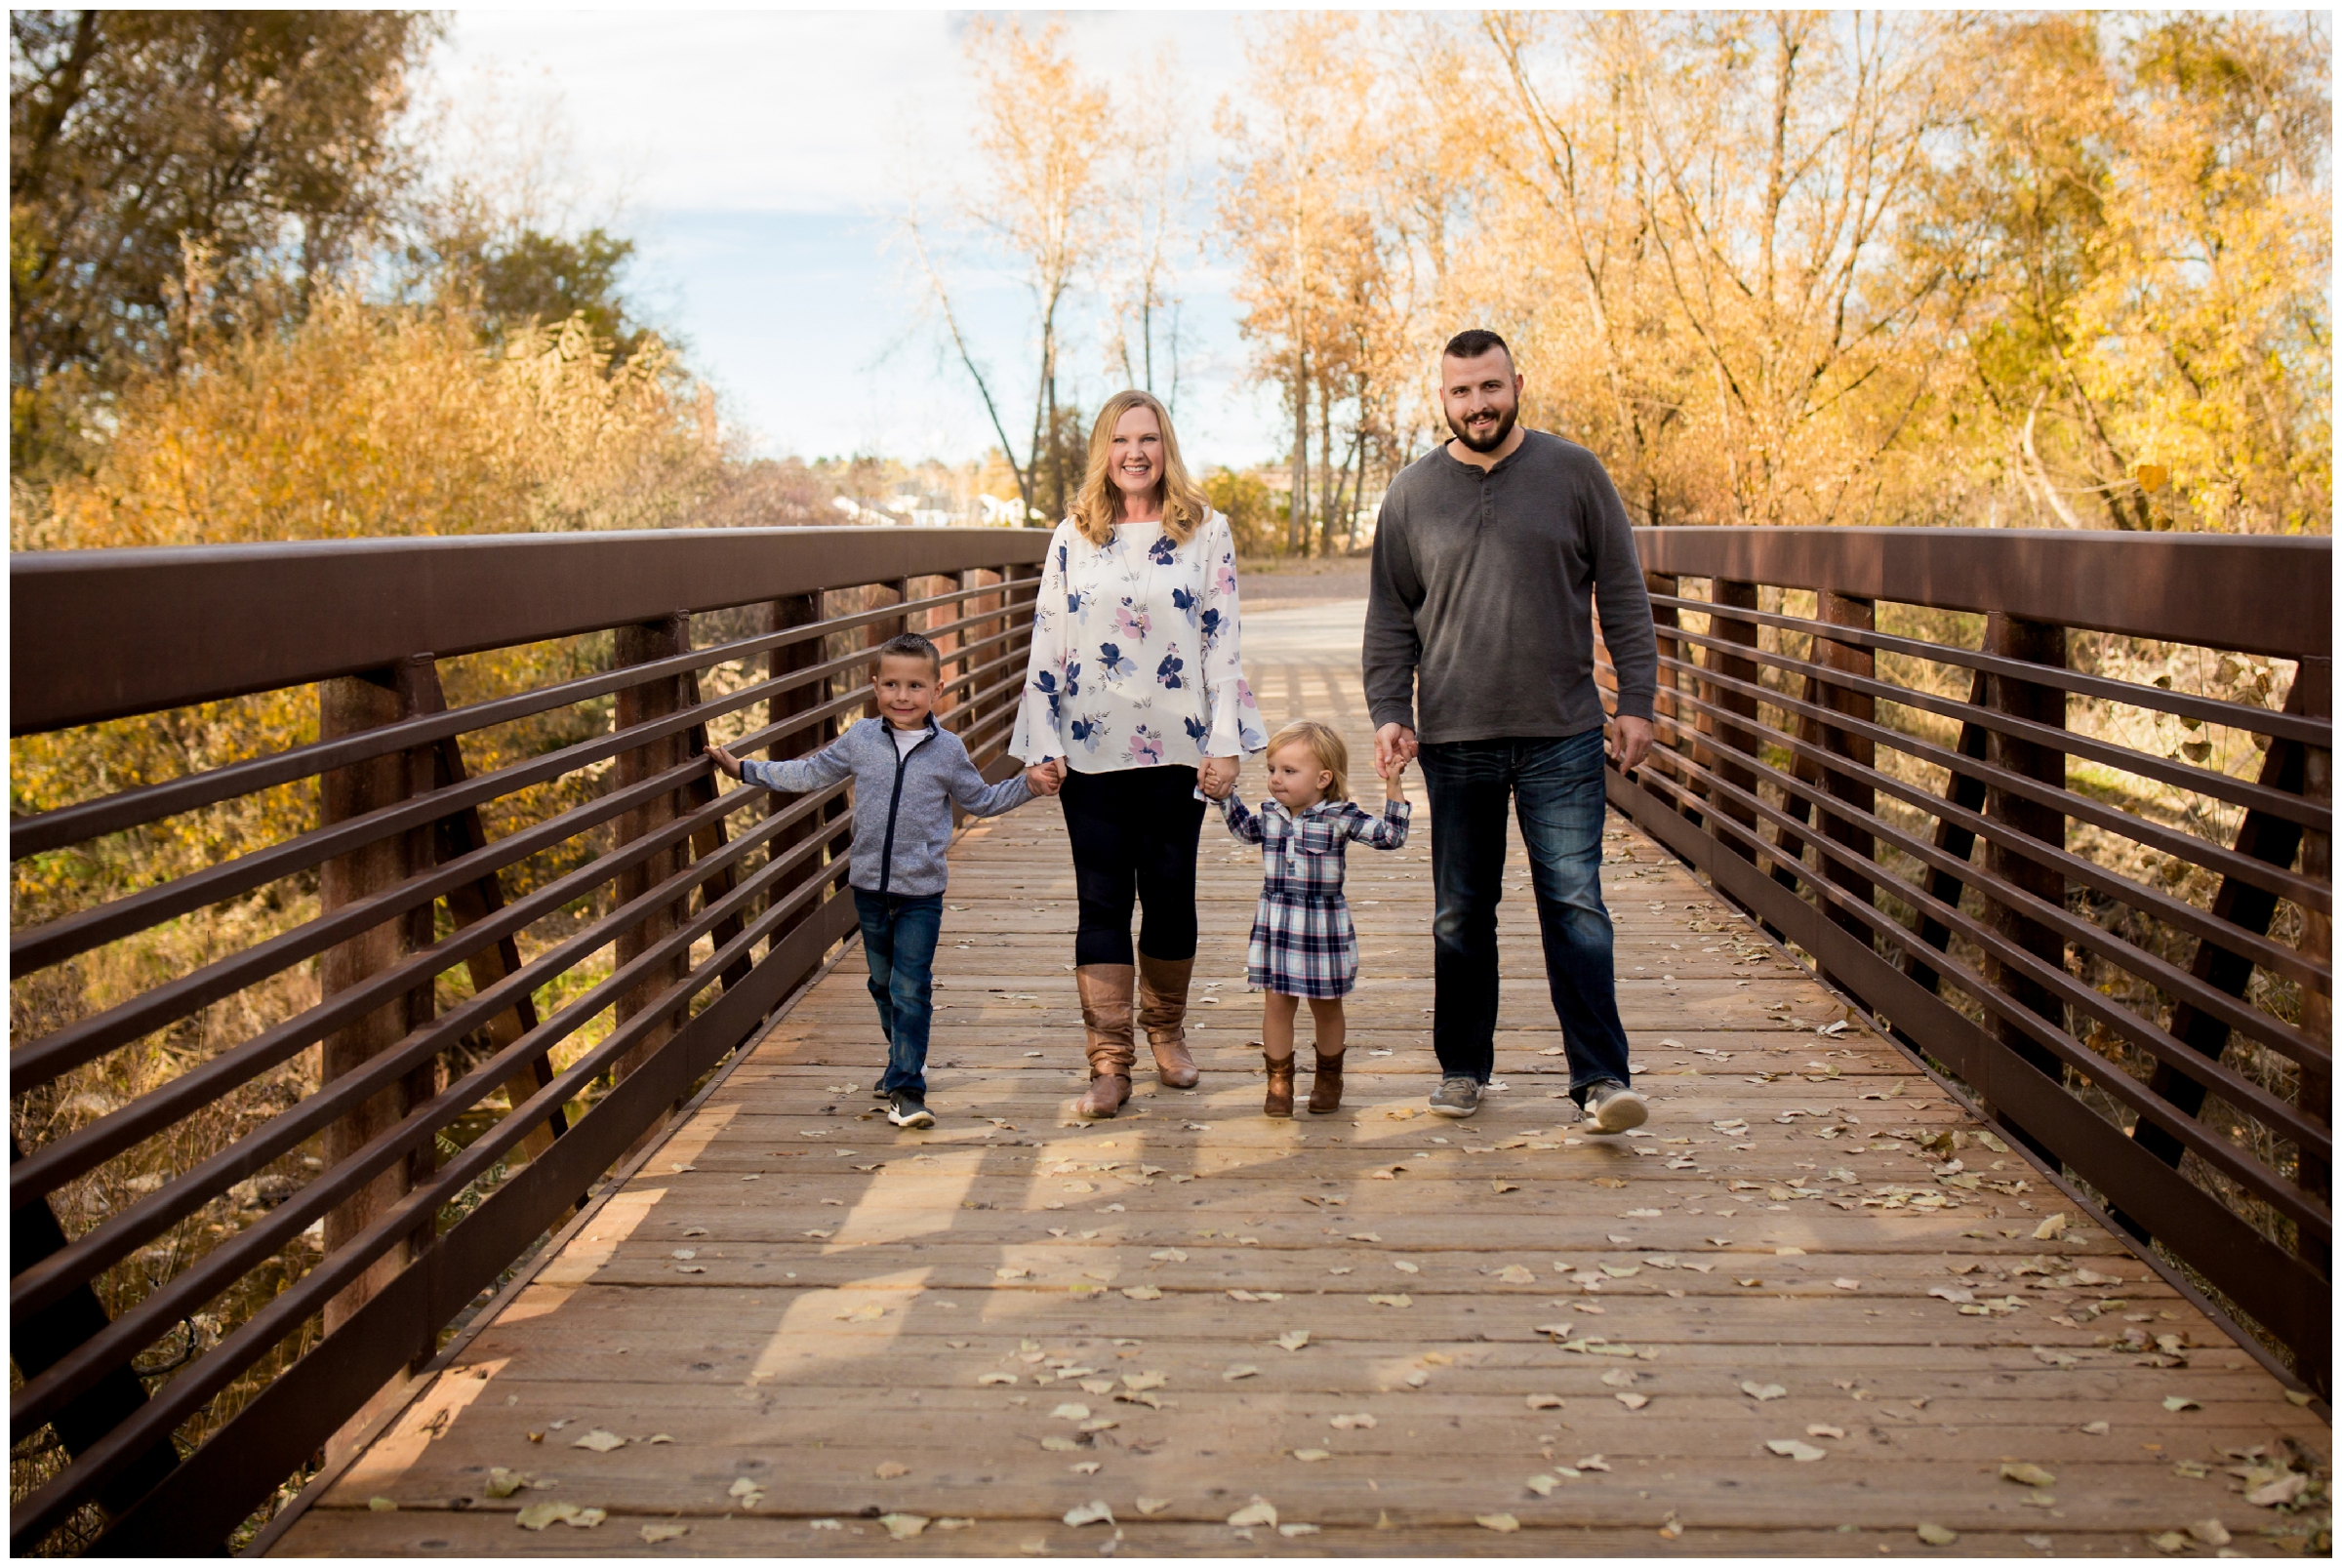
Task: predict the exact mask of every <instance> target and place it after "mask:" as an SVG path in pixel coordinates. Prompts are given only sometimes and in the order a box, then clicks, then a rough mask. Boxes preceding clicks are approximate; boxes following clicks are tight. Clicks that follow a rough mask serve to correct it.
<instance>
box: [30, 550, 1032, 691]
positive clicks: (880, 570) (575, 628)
mask: <svg viewBox="0 0 2342 1568" xmlns="http://www.w3.org/2000/svg"><path fill="white" fill-rule="evenodd" d="M1048 538H1049V536H1048V535H1047V534H1046V533H1044V532H1041V531H1039V530H1017V531H1008V530H999V529H966V528H963V529H915V530H914V529H884V528H879V529H872V528H836V529H832V528H805V529H717V530H686V529H678V530H672V531H664V530H663V531H657V532H636V533H619V532H611V533H584V534H532V535H508V536H481V535H474V536H464V537H455V538H429V539H413V538H411V539H380V540H331V541H314V542H303V543H283V544H209V545H200V546H194V547H187V548H169V549H112V550H68V551H59V552H55V553H49V554H33V555H15V556H12V557H11V558H10V561H9V575H10V579H11V581H12V583H15V584H16V590H15V595H14V598H15V605H16V610H17V614H16V616H15V619H14V622H13V623H12V626H11V630H10V638H11V646H12V648H13V649H14V653H15V658H14V663H13V666H12V680H13V686H12V690H13V692H14V700H13V702H12V704H11V707H10V712H9V722H10V724H11V726H12V731H11V733H13V734H23V733H26V732H35V731H44V730H56V729H63V728H68V727H70V726H73V725H78V724H89V723H95V722H97V721H99V720H101V719H108V718H115V717H119V716H122V715H125V714H130V713H139V712H147V711H151V710H154V709H156V708H163V707H182V706H186V705H188V704H194V703H202V702H212V701H217V700H219V699H222V698H228V697H236V696H241V695H244V694H246V693H249V692H259V691H274V690H279V689H281V688H284V687H289V686H304V685H307V684H309V683H310V682H312V681H318V680H324V679H327V678H328V677H331V676H336V675H354V674H359V673H362V672H363V671H366V670H369V669H379V668H384V667H386V666H388V665H390V664H394V663H397V662H398V661H399V660H401V659H404V658H407V657H409V656H410V655H413V654H417V653H424V652H429V653H434V654H437V655H438V656H439V657H440V658H442V659H449V658H454V657H456V656H459V655H463V654H469V653H477V652H480V651H482V650H484V649H489V648H507V647H516V646H519V645H522V644H526V643H534V642H544V641H548V640H550V639H552V638H556V637H565V636H571V635H574V634H577V633H580V632H588V631H599V630H606V629H608V628H609V627H612V626H622V625H629V624H634V623H640V622H647V621H655V620H659V619H661V618H663V617H666V616H669V615H672V614H675V613H676V612H678V611H686V612H694V613H697V612H704V611H710V610H720V609H728V608H731V607H732V606H734V605H742V604H752V603H756V602H759V601H765V600H772V599H780V598H789V597H794V596H797V595H802V594H805V593H809V592H814V591H817V590H828V589H833V588H842V587H848V586H851V585H856V584H862V583H898V582H901V581H902V580H903V579H904V578H906V577H930V576H939V575H948V574H949V573H953V572H957V571H961V570H978V569H987V570H994V571H999V572H1001V573H1002V574H1003V575H1009V574H1012V573H1014V572H1017V571H1021V570H1030V568H1031V567H1032V566H1034V565H1036V564H1038V562H1039V560H1040V557H1041V555H1042V552H1043V550H1044V549H1045V548H1046V547H1047V543H1048ZM220 626H233V627H235V628H236V632H237V634H236V635H235V636H233V637H219V636H216V635H214V634H213V633H214V628H216V627H220ZM101 628H102V630H101Z"/></svg>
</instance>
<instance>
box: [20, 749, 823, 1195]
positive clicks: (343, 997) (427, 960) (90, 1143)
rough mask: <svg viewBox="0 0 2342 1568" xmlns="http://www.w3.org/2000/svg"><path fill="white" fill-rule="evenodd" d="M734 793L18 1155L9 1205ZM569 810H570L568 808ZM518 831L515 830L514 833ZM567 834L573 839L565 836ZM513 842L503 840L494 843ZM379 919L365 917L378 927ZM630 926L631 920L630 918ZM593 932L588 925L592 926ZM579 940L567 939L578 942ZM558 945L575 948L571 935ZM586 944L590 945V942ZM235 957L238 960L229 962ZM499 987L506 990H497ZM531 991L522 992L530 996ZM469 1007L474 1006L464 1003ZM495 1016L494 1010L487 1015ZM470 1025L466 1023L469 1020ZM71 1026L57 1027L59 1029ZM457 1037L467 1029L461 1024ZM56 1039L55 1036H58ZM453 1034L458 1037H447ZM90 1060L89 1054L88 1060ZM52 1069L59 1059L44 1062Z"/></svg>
mask: <svg viewBox="0 0 2342 1568" xmlns="http://www.w3.org/2000/svg"><path fill="white" fill-rule="evenodd" d="M698 760H699V759H697V758H694V759H693V761H692V762H689V763H682V764H678V765H677V766H676V767H674V768H670V769H668V770H667V771H666V772H665V773H663V774H660V775H658V776H656V777H655V778H652V779H647V780H645V781H643V783H641V784H637V785H634V786H633V787H632V788H630V789H628V790H626V791H625V792H624V793H623V794H621V795H617V796H612V797H609V799H610V801H611V802H615V804H614V806H613V810H614V811H624V810H626V809H627V807H628V806H629V805H630V804H631V803H632V802H633V800H634V799H636V798H638V797H648V796H655V795H657V794H660V793H663V792H666V791H668V790H672V789H674V788H676V787H678V785H679V784H681V783H684V782H688V779H689V777H690V776H691V774H692V773H693V772H694V771H696V770H695V764H696V763H697V762H698ZM845 788H846V785H845V784H843V783H840V784H836V785H834V786H832V787H831V788H830V789H828V790H824V791H823V792H822V793H821V795H820V796H819V797H818V800H819V801H828V800H829V799H832V798H835V797H836V796H838V795H840V794H842V793H843V792H844V791H845ZM723 798H724V799H727V800H732V804H731V805H729V806H725V805H723V804H722V801H720V800H719V801H716V802H710V803H709V804H708V805H707V806H704V807H701V808H700V809H699V810H697V811H694V812H691V813H689V814H687V815H685V816H683V817H680V818H677V819H676V820H675V821H673V822H670V823H667V824H663V825H662V826H661V827H659V828H658V829H656V830H655V831H653V832H650V833H646V834H643V835H641V836H639V837H636V838H633V839H630V840H628V841H627V842H626V843H625V844H623V845H621V846H620V847H619V848H618V849H616V850H614V851H612V852H611V853H610V854H609V855H606V856H600V857H597V858H596V859H594V860H593V861H590V862H588V863H587V864H585V865H583V866H580V867H579V868H578V869H576V870H574V871H571V872H569V873H568V874H567V875H565V876H562V877H561V878H559V879H558V880H556V881H554V882H551V883H548V884H547V885H546V886H545V887H543V888H540V889H538V890H537V891H536V892H534V893H531V894H529V895H527V896H526V897H524V898H521V899H518V900H516V901H514V902H513V903H511V904H508V905H505V906H504V907H503V908H501V909H498V910H496V911H495V912H494V913H492V914H490V915H488V916H487V917H486V918H484V919H482V920H479V921H475V922H473V923H472V924H470V925H467V926H464V927H461V928H459V929H458V930H456V931H454V932H452V933H450V934H449V935H448V936H447V937H446V938H445V939H443V940H442V941H440V942H438V943H435V944H433V945H430V946H429V947H426V948H424V949H423V950H422V951H420V952H418V953H415V954H413V955H412V956H410V957H409V958H407V959H405V960H403V961H401V962H400V963H398V964H397V965H395V966H393V967H392V968H389V969H386V970H384V971H382V972H381V973H379V974H376V975H372V976H369V977H367V978H366V979H365V980H364V981H362V982H360V983H359V984H358V985H353V986H351V987H350V988H349V989H347V990H345V991H340V992H337V993H335V994H334V995H333V996H330V997H327V998H325V999H324V1000H323V1001H321V1002H319V1003H318V1004H317V1005H316V1006H314V1007H312V1008H309V1009H307V1010H305V1011H303V1013H301V1014H299V1015H297V1016H296V1017H293V1018H290V1019H287V1020H285V1021H284V1022H283V1023H281V1024H278V1025H274V1026H273V1027H271V1028H268V1029H265V1030H263V1031H262V1032H261V1033H260V1034H258V1035H255V1036H253V1037H252V1038H251V1039H248V1040H244V1041H242V1042H239V1043H238V1044H236V1045H234V1046H231V1047H229V1048H228V1049H227V1050H225V1051H222V1052H221V1053H220V1054H219V1055H217V1056H214V1057H212V1058H211V1059H209V1060H208V1061H205V1062H202V1063H199V1064H197V1065H194V1066H192V1067H190V1068H188V1069H187V1070H186V1071H185V1072H182V1073H181V1074H180V1075H179V1076H177V1077H175V1078H173V1079H171V1080H170V1081H169V1082H168V1083H165V1084H163V1085H160V1086H158V1087H157V1088H155V1089H153V1090H151V1091H149V1092H148V1093H147V1094H144V1095H141V1096H140V1097H139V1098H138V1099H137V1100H135V1101H133V1102H132V1103H131V1104H130V1105H128V1106H123V1107H122V1108H121V1109H120V1110H117V1111H114V1112H112V1113H110V1114H109V1115H106V1116H103V1117H101V1118H99V1119H98V1120H97V1121H94V1122H92V1123H90V1124H89V1125H87V1126H85V1127H82V1128H79V1129H77V1130H76V1131H74V1132H72V1133H69V1134H67V1135H66V1136H65V1137H63V1138H61V1139H59V1140H57V1141H55V1142H53V1143H49V1144H44V1145H42V1146H40V1147H39V1148H37V1149H34V1150H33V1151H32V1152H31V1153H29V1154H28V1155H27V1156H26V1157H25V1158H23V1159H21V1160H19V1161H17V1162H16V1163H15V1164H14V1165H13V1166H12V1168H11V1169H10V1172H9V1203H10V1207H11V1209H12V1210H13V1209H16V1208H20V1207H21V1206H22V1205H24V1204H25V1203H27V1202H30V1201H31V1200H32V1199H33V1198H35V1197H37V1196H40V1195H41V1194H43V1193H46V1192H49V1191H53V1190H55V1189H56V1187H58V1186H60V1185H61V1184H62V1183H64V1182H67V1181H70V1180H71V1179H72V1178H73V1177H75V1176H78V1175H81V1174H83V1173H84V1172H86V1171H88V1170H91V1169H94V1168H95V1167H96V1166H97V1165H98V1164H101V1163H102V1162H103V1161H104V1160H106V1159H109V1158H111V1157H112V1156H113V1155H115V1154H117V1153H120V1152H121V1151H122V1150H123V1149H125V1148H128V1147H130V1146H132V1145H133V1144H136V1143H137V1142H139V1141H140V1140H141V1139H143V1138H146V1137H149V1136H151V1135H152V1134H153V1133H155V1132H157V1131H159V1130H160V1129H161V1128H162V1127H164V1126H167V1125H169V1124H170V1122H172V1121H175V1120H177V1119H179V1117H180V1116H182V1115H184V1114H186V1113H187V1111H188V1110H189V1109H191V1108H193V1107H194V1106H200V1105H203V1104H207V1103H209V1102H210V1101H212V1100H216V1099H218V1098H219V1097H220V1096H221V1095H223V1094H225V1093H226V1092H227V1091H229V1090H230V1089H233V1088H235V1087H236V1086H237V1085H239V1084H242V1083H245V1082H248V1081H249V1080H250V1079H252V1078H253V1077H256V1076H258V1075H259V1074H260V1073H262V1072H264V1071H266V1070H267V1069H268V1068H270V1067H272V1066H275V1065H278V1064H280V1063H282V1062H284V1061H287V1060H289V1059H290V1058H291V1057H293V1056H294V1055H295V1054H297V1053H298V1052H300V1051H302V1050H303V1049H304V1048H306V1047H307V1046H309V1045H311V1044H313V1043H315V1042H316V1041H318V1040H320V1039H322V1038H324V1037H325V1036H326V1035H327V1034H330V1033H332V1032H333V1031H334V1030H335V1029H337V1028H340V1027H342V1026H343V1025H346V1024H348V1023H350V1022H352V1021H353V1020H355V1019H358V1018H363V1017H364V1016H365V1015H366V1014H368V1013H370V1012H373V1011H374V1010H375V1009H376V1008H379V1007H382V1006H384V1005H385V1004H387V1003H388V1002H390V1001H391V1000H393V999H394V998H396V997H398V996H401V995H404V994H405V993H407V992H408V991H410V990H414V989H416V988H418V987H419V986H422V985H427V984H429V983H430V982H431V980H432V979H434V978H435V977H436V976H438V975H439V974H442V973H444V972H446V971H447V970H449V969H451V968H453V967H454V966H455V965H456V964H458V963H461V962H463V961H464V959H465V958H468V957H469V956H471V955H472V954H473V953H475V952H477V951H479V950H480V949H482V948H484V947H486V946H488V945H491V944H493V943H496V942H499V941H502V940H503V939H504V938H505V937H506V936H509V935H511V934H513V933H515V932H518V931H522V930H525V929H527V927H529V926H530V925H532V924H534V923H536V922H537V921H539V920H542V919H544V918H545V917H546V916H547V915H550V914H552V913H554V912H556V911H558V910H559V909H561V908H562V907H563V906H564V905H568V904H570V903H572V902H573V901H575V900H576V899H579V898H581V897H584V896H585V895H586V894H587V893H589V892H591V891H592V890H593V889H594V888H596V887H599V886H601V885H602V884H604V883H607V882H609V881H611V880H612V879H614V878H616V877H617V876H619V875H620V874H621V873H622V872H624V871H626V870H628V869H631V868H632V867H633V866H635V865H636V864H640V863H641V862H643V861H645V860H647V859H649V858H650V857H651V856H653V855H655V854H657V853H658V852H659V851H661V850H662V849H665V848H666V847H668V846H669V845H671V844H676V843H680V842H682V841H684V840H685V839H687V838H689V837H690V836H691V835H692V834H693V833H696V832H698V831H699V830H700V829H701V828H703V827H705V826H706V825H707V824H708V823H710V822H713V821H716V820H718V819H720V818H722V817H724V816H728V815H730V814H731V813H732V812H733V811H737V810H738V809H739V808H740V806H741V805H742V804H744V802H741V801H738V800H736V799H733V797H730V796H726V797H723ZM812 811H813V807H811V806H808V805H805V804H803V803H799V804H798V805H795V806H792V807H791V808H790V810H789V811H787V812H786V813H780V814H776V815H777V818H778V819H780V820H782V821H784V822H785V823H790V822H794V821H797V820H799V819H801V818H803V817H807V816H810V815H811V814H812ZM565 815H566V814H565ZM515 836H517V835H515ZM563 836H564V837H566V836H570V835H568V834H564V835H563ZM507 842H509V840H499V841H498V844H499V845H502V844H504V843H507ZM380 923H381V922H380V921H379V920H376V921H372V922H369V924H380ZM629 923H631V922H629ZM589 929H590V928H589ZM574 940H575V939H574V938H573V939H570V941H572V942H574ZM554 950H556V951H570V950H572V949H571V947H570V945H569V944H568V943H567V942H565V943H564V944H563V945H561V946H560V947H558V948H556V949H554ZM588 950H590V949H588ZM230 961H232V960H230ZM522 972H526V973H532V974H535V973H542V972H543V960H542V959H538V960H532V961H531V962H530V963H529V964H527V965H524V966H523V969H522ZM500 994H501V993H500ZM524 994H525V993H524ZM465 1005H466V1007H467V1008H468V1006H469V1004H465ZM486 1016H487V1017H490V1018H493V1017H494V1016H495V1014H493V1013H491V1014H488V1015H486ZM465 1026H466V1027H468V1025H465ZM63 1032H65V1031H62V1030H61V1031H60V1033H63ZM456 1032H457V1033H458V1034H460V1033H461V1032H462V1030H461V1029H458V1030H457V1031H456ZM54 1038H56V1036H50V1037H49V1039H54ZM451 1038H452V1037H451ZM48 1043H49V1042H48V1040H47V1039H44V1040H40V1041H35V1042H33V1044H32V1045H30V1046H27V1047H25V1050H26V1051H27V1052H34V1051H38V1050H40V1049H41V1048H42V1047H44V1046H46V1045H47V1044H48ZM85 1059H86V1058H85ZM42 1065H45V1066H48V1067H50V1068H51V1069H52V1070H50V1072H49V1076H51V1077H54V1076H55V1075H56V1073H55V1070H54V1068H55V1064H54V1063H53V1062H52V1063H44V1064H42Z"/></svg>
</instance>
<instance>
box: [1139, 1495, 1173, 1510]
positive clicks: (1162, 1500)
mask: <svg viewBox="0 0 2342 1568" xmlns="http://www.w3.org/2000/svg"><path fill="white" fill-rule="evenodd" d="M1170 1506H1171V1500H1170V1499H1169V1498H1167V1497H1143V1498H1141V1499H1139V1511H1140V1512H1141V1513H1160V1512H1162V1511H1163V1509H1165V1508H1169V1507H1170Z"/></svg>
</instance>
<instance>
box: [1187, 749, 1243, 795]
mask: <svg viewBox="0 0 2342 1568" xmlns="http://www.w3.org/2000/svg"><path fill="white" fill-rule="evenodd" d="M1238 766H1239V764H1238V762H1237V759H1236V758H1234V757H1206V758H1204V759H1203V766H1202V767H1200V768H1198V769H1196V770H1195V786H1196V787H1197V788H1198V789H1201V790H1202V791H1203V792H1204V794H1205V795H1206V796H1207V797H1208V798H1210V799H1213V800H1225V799H1227V798H1228V792H1229V791H1230V790H1232V789H1233V788H1235V786H1236V770H1237V768H1238Z"/></svg>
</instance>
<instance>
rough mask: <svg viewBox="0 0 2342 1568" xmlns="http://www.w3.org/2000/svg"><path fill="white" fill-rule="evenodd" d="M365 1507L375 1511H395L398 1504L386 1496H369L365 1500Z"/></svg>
mask: <svg viewBox="0 0 2342 1568" xmlns="http://www.w3.org/2000/svg"><path fill="white" fill-rule="evenodd" d="M366 1507H367V1508H370V1509H372V1510H373V1511H374V1512H376V1513H396V1512H397V1511H398V1505H397V1504H395V1503H393V1502H391V1501H390V1500H389V1499H388V1498H386V1497H370V1498H368V1499H367V1500H366Z"/></svg>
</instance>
